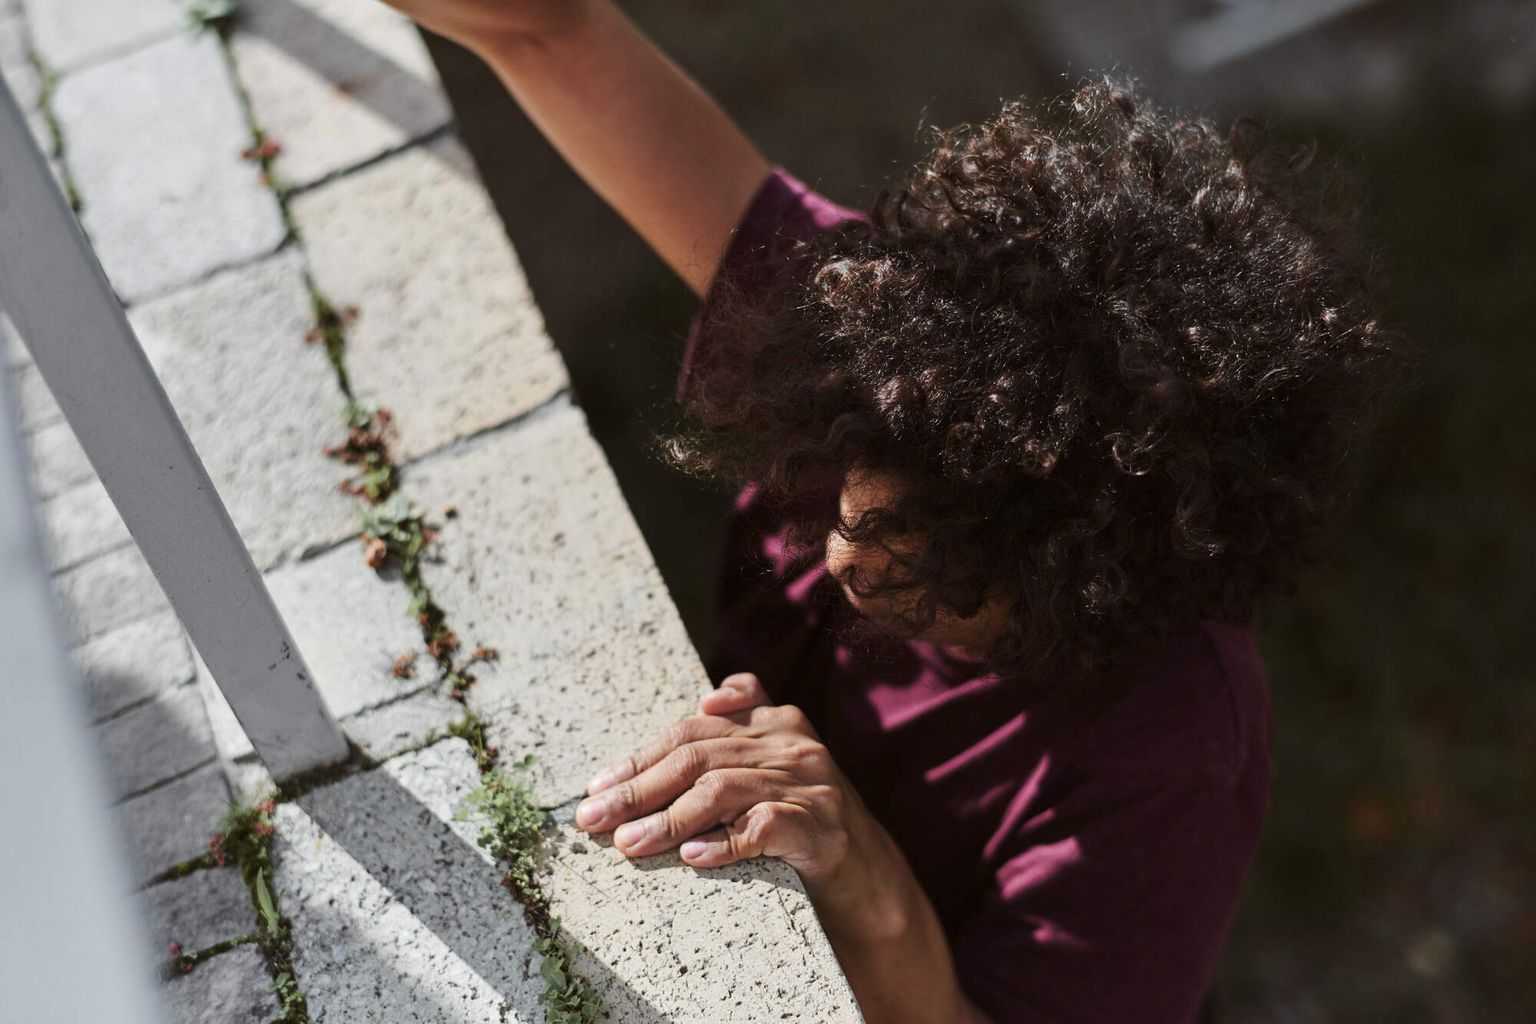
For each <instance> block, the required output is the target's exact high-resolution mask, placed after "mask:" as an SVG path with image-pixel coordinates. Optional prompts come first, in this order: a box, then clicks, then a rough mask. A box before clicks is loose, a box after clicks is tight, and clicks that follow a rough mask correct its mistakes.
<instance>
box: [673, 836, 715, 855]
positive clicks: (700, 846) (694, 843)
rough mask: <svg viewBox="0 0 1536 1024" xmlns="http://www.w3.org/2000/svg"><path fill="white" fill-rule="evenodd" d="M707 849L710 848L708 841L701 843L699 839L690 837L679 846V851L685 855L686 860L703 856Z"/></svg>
mask: <svg viewBox="0 0 1536 1024" xmlns="http://www.w3.org/2000/svg"><path fill="white" fill-rule="evenodd" d="M707 849H709V844H708V843H701V842H699V841H698V840H697V839H690V840H688V841H687V842H686V843H684V844H683V845H682V846H680V847H678V850H677V852H678V853H680V854H682V855H683V859H684V860H692V859H693V858H694V857H701V856H703V855H704V851H705V850H707Z"/></svg>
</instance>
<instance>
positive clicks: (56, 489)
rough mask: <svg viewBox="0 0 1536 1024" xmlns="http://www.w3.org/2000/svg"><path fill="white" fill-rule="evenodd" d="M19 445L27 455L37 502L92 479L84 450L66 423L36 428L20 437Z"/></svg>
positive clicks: (92, 475) (92, 472) (93, 476)
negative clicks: (20, 443)
mask: <svg viewBox="0 0 1536 1024" xmlns="http://www.w3.org/2000/svg"><path fill="white" fill-rule="evenodd" d="M21 442H22V445H23V446H24V447H25V448H26V452H27V465H28V470H29V472H30V476H31V478H32V487H33V489H34V490H35V491H36V492H37V497H38V498H39V499H44V498H51V497H53V496H54V495H55V494H60V493H62V492H63V491H65V490H68V489H69V488H71V487H75V486H77V485H79V484H82V483H85V482H86V481H87V480H93V479H95V477H96V471H95V470H94V469H92V468H91V461H90V459H88V458H86V456H85V449H84V448H81V447H80V442H79V441H77V440H75V432H74V430H73V428H71V427H70V425H69V424H68V423H51V424H49V425H48V426H46V427H40V428H39V429H37V430H35V431H33V432H31V433H30V434H24V435H22V439H21Z"/></svg>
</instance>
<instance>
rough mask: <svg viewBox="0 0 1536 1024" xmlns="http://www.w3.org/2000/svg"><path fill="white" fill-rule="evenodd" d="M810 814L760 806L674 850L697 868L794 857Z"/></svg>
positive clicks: (793, 807)
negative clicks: (759, 858)
mask: <svg viewBox="0 0 1536 1024" xmlns="http://www.w3.org/2000/svg"><path fill="white" fill-rule="evenodd" d="M808 824H809V812H807V811H806V810H805V808H803V807H798V806H796V805H794V804H786V803H777V802H770V803H760V804H755V805H753V806H752V807H750V808H748V810H747V811H746V813H744V814H742V815H741V816H740V817H739V818H737V819H736V820H735V821H733V822H732V823H731V824H730V825H728V826H726V827H725V828H723V829H716V830H715V831H712V832H708V833H706V834H704V835H701V836H698V837H696V838H694V839H690V840H688V841H687V842H685V843H683V845H682V847H681V848H680V849H679V850H678V851H677V852H678V854H679V855H680V856H681V857H682V858H683V860H684V861H685V862H687V863H688V864H690V865H692V866H693V867H696V868H718V867H724V866H725V865H727V864H735V863H736V862H737V861H743V860H750V859H751V858H753V857H785V858H793V857H794V854H795V852H796V845H797V843H799V844H801V845H803V844H804V839H803V833H805V830H806V826H807V825H808Z"/></svg>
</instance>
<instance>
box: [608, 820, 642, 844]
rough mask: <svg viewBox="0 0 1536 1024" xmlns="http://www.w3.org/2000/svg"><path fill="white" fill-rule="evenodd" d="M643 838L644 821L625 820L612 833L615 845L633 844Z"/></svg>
mask: <svg viewBox="0 0 1536 1024" xmlns="http://www.w3.org/2000/svg"><path fill="white" fill-rule="evenodd" d="M644 838H645V822H643V821H626V822H625V823H624V824H622V825H620V826H619V827H618V828H617V829H616V830H615V831H614V833H613V843H614V845H615V846H634V845H635V844H636V843H638V842H639V841H640V840H642V839H644Z"/></svg>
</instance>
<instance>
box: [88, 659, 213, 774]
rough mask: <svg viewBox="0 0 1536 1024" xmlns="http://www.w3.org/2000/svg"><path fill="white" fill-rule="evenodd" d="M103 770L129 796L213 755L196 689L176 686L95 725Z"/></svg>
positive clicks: (205, 720)
mask: <svg viewBox="0 0 1536 1024" xmlns="http://www.w3.org/2000/svg"><path fill="white" fill-rule="evenodd" d="M96 735H97V737H98V739H99V741H100V743H101V748H102V752H103V755H104V756H105V757H106V760H107V772H108V774H109V775H110V776H111V780H112V785H113V787H114V788H115V789H116V791H117V793H118V795H119V796H130V795H132V794H134V793H138V792H140V791H142V790H145V789H148V788H149V787H150V786H153V785H155V784H156V783H159V782H163V781H165V780H166V779H170V778H174V777H176V776H177V775H181V774H183V773H184V772H188V771H190V770H192V769H193V768H196V767H198V766H200V765H203V764H207V763H209V762H211V761H212V760H213V758H214V754H215V751H214V747H213V735H212V734H211V733H210V732H209V729H208V720H207V717H206V716H205V715H204V713H203V704H202V701H201V700H199V699H198V696H197V690H196V689H194V688H193V687H190V686H180V687H177V688H176V689H174V690H167V691H165V692H164V693H163V694H161V695H160V696H159V697H157V698H155V699H154V700H152V701H149V702H148V703H146V704H141V705H139V706H138V707H136V708H132V709H131V710H129V711H125V712H123V713H122V714H121V715H118V716H117V717H116V718H111V719H108V720H107V721H106V722H103V723H102V724H101V725H99V726H97V727H96Z"/></svg>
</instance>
